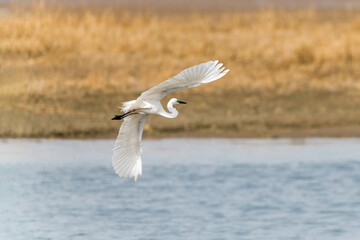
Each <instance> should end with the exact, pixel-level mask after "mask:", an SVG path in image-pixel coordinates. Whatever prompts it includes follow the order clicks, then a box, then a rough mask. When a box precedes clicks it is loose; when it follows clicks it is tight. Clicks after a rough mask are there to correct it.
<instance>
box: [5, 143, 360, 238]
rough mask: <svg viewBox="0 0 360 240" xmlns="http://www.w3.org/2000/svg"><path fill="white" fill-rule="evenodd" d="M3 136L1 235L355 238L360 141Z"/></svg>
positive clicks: (359, 228) (359, 231)
mask: <svg viewBox="0 0 360 240" xmlns="http://www.w3.org/2000/svg"><path fill="white" fill-rule="evenodd" d="M112 146H113V141H109V140H100V141H99V140H96V141H89V140H86V141H79V140H1V141H0V204H1V205H0V239H149V240H150V239H167V240H172V239H194V240H195V239H196V240H198V239H347V240H349V239H358V238H359V236H360V139H305V140H287V139H278V140H247V139H242V140H239V139H228V140H226V139H167V140H148V141H144V144H143V150H144V155H143V173H144V176H143V177H141V178H139V180H138V182H136V183H134V182H133V181H132V180H130V179H122V178H119V177H118V176H117V175H116V174H115V173H114V171H113V169H112V167H111V149H112Z"/></svg>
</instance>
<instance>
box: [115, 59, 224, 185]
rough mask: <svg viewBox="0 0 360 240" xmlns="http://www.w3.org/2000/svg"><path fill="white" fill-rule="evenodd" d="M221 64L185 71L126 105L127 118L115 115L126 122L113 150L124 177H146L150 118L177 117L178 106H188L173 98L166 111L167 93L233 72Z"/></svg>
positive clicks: (208, 63)
mask: <svg viewBox="0 0 360 240" xmlns="http://www.w3.org/2000/svg"><path fill="white" fill-rule="evenodd" d="M221 66H222V64H221V63H219V64H218V61H209V62H206V63H202V64H199V65H196V66H193V67H190V68H187V69H185V70H184V71H182V72H181V73H179V74H178V75H176V76H174V77H172V78H170V79H168V80H166V81H164V82H162V83H160V84H159V85H157V86H155V87H153V88H150V89H149V90H147V91H145V92H143V93H142V94H141V95H140V97H138V98H137V99H136V100H132V101H127V102H124V103H123V106H122V111H124V114H123V115H115V117H114V118H113V119H112V120H120V119H124V122H123V124H122V125H121V127H120V131H119V135H118V137H117V139H116V142H115V147H114V150H113V157H112V164H113V167H114V169H115V172H116V173H117V174H118V175H119V176H120V177H130V178H131V177H134V180H135V181H136V180H137V178H138V176H141V175H142V161H141V153H142V149H141V138H142V133H143V129H144V125H145V122H146V119H147V118H148V116H149V115H150V114H158V115H161V116H163V117H167V118H175V117H176V116H177V115H178V111H177V110H176V109H175V108H174V107H173V106H174V105H175V104H186V102H183V101H180V100H178V99H176V98H172V99H171V100H170V101H169V102H168V104H167V108H168V110H169V112H166V111H165V110H164V108H163V107H162V105H161V103H160V100H161V99H162V98H163V97H164V96H165V95H167V94H169V93H171V92H174V91H177V90H180V89H185V88H191V87H195V86H198V85H200V84H202V83H209V82H212V81H215V80H217V79H219V78H221V77H223V76H224V75H225V74H226V73H227V72H228V71H229V70H228V69H226V70H225V67H222V68H221Z"/></svg>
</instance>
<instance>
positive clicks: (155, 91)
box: [139, 60, 229, 101]
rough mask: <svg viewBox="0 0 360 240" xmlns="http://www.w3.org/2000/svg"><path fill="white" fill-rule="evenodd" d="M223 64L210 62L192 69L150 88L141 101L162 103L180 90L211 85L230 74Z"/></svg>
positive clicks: (141, 96) (143, 94)
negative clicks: (165, 98) (162, 100)
mask: <svg viewBox="0 0 360 240" xmlns="http://www.w3.org/2000/svg"><path fill="white" fill-rule="evenodd" d="M222 65H223V64H222V63H219V64H218V61H217V60H216V61H209V62H206V63H201V64H199V65H196V66H193V67H190V68H187V69H185V70H184V71H182V72H181V73H179V74H178V75H176V76H175V77H172V78H170V79H168V80H166V81H164V82H162V83H160V84H159V85H157V86H155V87H153V88H150V89H149V90H147V91H145V92H143V93H142V94H141V95H140V97H139V98H140V99H143V100H146V99H151V100H158V101H160V100H161V99H162V98H163V97H164V96H165V95H167V94H169V93H171V92H175V91H177V90H180V89H185V88H191V87H195V86H198V85H200V84H202V83H209V82H212V81H215V80H217V79H219V78H221V77H223V76H224V75H225V74H226V73H228V72H229V69H226V70H225V67H222V68H221V66H222Z"/></svg>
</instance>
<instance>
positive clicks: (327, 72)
mask: <svg viewBox="0 0 360 240" xmlns="http://www.w3.org/2000/svg"><path fill="white" fill-rule="evenodd" d="M359 16H360V15H359V14H358V12H349V11H334V12H321V11H311V10H309V11H291V12H285V11H276V10H264V11H254V12H232V13H218V14H214V13H211V14H210V13H209V14H206V13H201V14H200V13H192V14H171V15H167V14H164V13H161V14H158V13H144V12H142V13H140V12H128V11H104V12H101V13H99V12H97V13H93V12H86V11H84V12H72V11H65V10H54V9H52V10H51V9H47V8H43V7H36V8H34V9H32V10H30V11H29V10H28V11H21V10H14V11H12V12H11V13H8V14H4V15H3V16H1V17H0V26H1V28H0V137H115V136H116V134H117V131H118V127H119V124H120V122H117V121H110V119H111V117H112V115H113V114H116V113H118V109H117V106H119V105H120V102H121V101H125V100H130V99H135V98H136V97H137V96H138V95H139V94H140V93H141V92H142V91H143V90H145V89H147V88H150V87H151V86H153V85H155V84H157V83H159V82H161V81H163V80H166V79H167V78H169V77H171V76H173V75H175V74H177V73H178V72H179V71H181V70H182V69H184V68H186V67H189V66H192V65H195V64H198V63H201V62H204V61H208V60H212V59H219V60H221V61H222V62H223V63H224V64H225V65H226V66H227V67H228V68H229V69H230V70H231V71H230V73H229V74H228V75H226V76H225V77H224V78H223V79H221V80H219V81H217V82H214V83H212V84H209V85H204V86H201V87H198V88H194V89H189V90H183V91H181V92H177V93H175V94H173V95H172V96H171V97H177V98H179V99H182V100H185V101H187V102H188V103H189V104H188V105H186V106H179V107H178V109H179V112H180V115H179V117H178V118H176V119H162V118H161V117H152V118H149V121H148V125H147V126H146V127H145V135H146V136H148V137H162V136H234V137H236V136H244V137H248V136H251V137H252V136H256V137H274V136H303V135H304V136H360V107H359V106H360V105H359V104H360V94H359V93H360V61H359V60H360V38H359V35H360V17H359ZM168 99H169V98H166V99H164V102H165V101H166V100H168Z"/></svg>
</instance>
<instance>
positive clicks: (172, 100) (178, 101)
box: [170, 98, 186, 105]
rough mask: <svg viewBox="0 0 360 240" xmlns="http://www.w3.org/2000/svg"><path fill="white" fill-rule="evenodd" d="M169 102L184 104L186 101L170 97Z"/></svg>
mask: <svg viewBox="0 0 360 240" xmlns="http://www.w3.org/2000/svg"><path fill="white" fill-rule="evenodd" d="M170 102H171V103H172V105H176V104H186V102H184V101H181V100H179V99H176V98H172V99H171V100H170Z"/></svg>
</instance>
